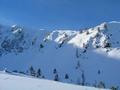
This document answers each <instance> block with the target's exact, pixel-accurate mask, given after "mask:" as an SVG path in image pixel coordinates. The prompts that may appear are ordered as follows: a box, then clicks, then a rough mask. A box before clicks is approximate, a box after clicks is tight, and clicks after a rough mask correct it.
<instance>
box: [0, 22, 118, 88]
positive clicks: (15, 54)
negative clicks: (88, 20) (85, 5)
mask: <svg viewBox="0 0 120 90" xmlns="http://www.w3.org/2000/svg"><path fill="white" fill-rule="evenodd" d="M119 68H120V22H115V21H114V22H108V23H102V24H100V25H98V26H96V27H93V28H88V29H86V28H85V29H83V30H80V31H76V30H54V31H46V30H29V29H26V28H23V27H20V26H17V25H13V26H12V27H6V26H1V27H0V70H6V71H10V72H15V73H22V74H25V75H28V76H34V77H37V78H40V79H41V78H44V79H48V80H55V81H59V82H64V83H70V84H77V85H84V86H92V87H99V88H113V87H114V88H117V89H120V72H119ZM11 77H12V76H11ZM13 77H14V76H13ZM19 78H20V77H19ZM21 78H24V77H21ZM6 80H7V79H6ZM35 80H36V81H39V80H37V79H35ZM41 81H42V80H41ZM41 81H40V82H41ZM43 81H44V80H43ZM0 82H1V80H0ZM11 82H12V81H11ZM13 83H14V82H13ZM18 83H19V82H18ZM54 83H55V82H54ZM21 85H22V84H21ZM6 88H7V87H6ZM45 88H46V87H45Z"/></svg>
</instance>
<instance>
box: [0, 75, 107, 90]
mask: <svg viewBox="0 0 120 90" xmlns="http://www.w3.org/2000/svg"><path fill="white" fill-rule="evenodd" d="M0 90H107V89H97V88H92V87H85V86H78V85H70V84H63V83H59V82H54V81H49V80H43V79H36V78H30V77H27V76H16V75H10V74H6V73H0Z"/></svg>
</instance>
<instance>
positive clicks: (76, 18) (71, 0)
mask: <svg viewBox="0 0 120 90" xmlns="http://www.w3.org/2000/svg"><path fill="white" fill-rule="evenodd" d="M104 21H107V22H108V21H120V0H0V23H2V24H7V25H11V24H19V25H23V26H26V27H30V28H42V29H50V30H52V29H79V28H85V27H92V26H95V25H97V24H100V23H101V22H104Z"/></svg>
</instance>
